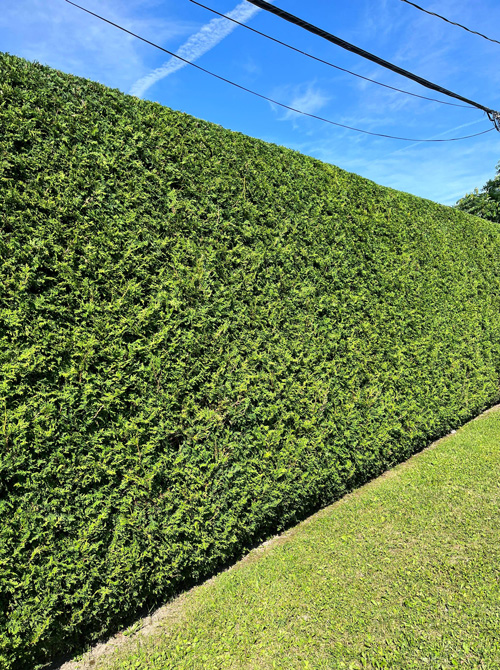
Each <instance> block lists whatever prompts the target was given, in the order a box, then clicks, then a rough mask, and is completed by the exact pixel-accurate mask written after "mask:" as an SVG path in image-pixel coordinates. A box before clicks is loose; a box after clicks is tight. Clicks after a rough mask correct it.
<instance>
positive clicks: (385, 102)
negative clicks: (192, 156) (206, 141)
mask: <svg viewBox="0 0 500 670" xmlns="http://www.w3.org/2000/svg"><path fill="white" fill-rule="evenodd" d="M201 1H202V2H203V4H206V5H208V6H210V7H213V8H214V9H216V10H218V11H219V12H222V13H224V14H226V13H229V12H231V15H232V16H234V17H235V18H236V17H238V18H239V19H240V20H243V21H245V22H246V23H247V24H248V25H250V26H252V27H254V28H256V29H257V30H261V31H263V32H266V33H268V34H270V35H273V36H274V37H276V38H278V39H281V40H283V41H285V42H288V43H290V44H293V45H294V46H296V47H298V48H300V49H303V50H305V51H309V52H310V53H312V54H314V55H316V56H318V57H319V58H323V59H325V60H328V61H330V62H332V63H334V64H335V65H338V66H340V67H343V68H347V69H349V70H353V71H354V72H357V73H359V74H362V75H364V76H367V77H373V78H375V79H378V80H379V81H382V82H384V83H386V84H390V85H392V86H397V87H400V88H404V89H406V90H409V91H412V92H415V93H419V94H422V95H428V96H430V97H442V96H439V95H437V94H436V95H434V94H433V93H432V92H431V91H428V90H427V89H424V88H422V87H420V86H418V85H417V84H415V83H413V82H411V81H408V80H406V79H403V78H402V77H400V76H398V75H396V74H393V73H391V72H388V71H387V70H384V69H383V68H381V67H378V66H376V65H374V64H373V63H370V62H368V61H366V60H363V59H362V58H360V57H358V56H356V55H354V54H351V53H348V52H346V51H343V50H342V49H340V48H339V47H336V46H334V45H332V44H330V43H328V42H326V41H324V40H322V39H320V38H319V37H316V36H314V35H311V34H309V33H307V32H305V31H304V30H302V29H300V28H298V27H296V26H293V25H291V24H289V23H286V22H284V21H283V20H281V19H279V18H277V17H275V16H272V15H270V14H268V13H267V12H264V11H261V10H257V9H256V8H255V7H254V6H253V5H251V4H249V3H247V2H245V0H243V1H241V0H201ZM79 4H82V5H85V6H86V7H88V8H89V9H91V10H93V11H95V12H97V13H99V14H102V15H104V16H106V17H107V18H109V19H110V20H112V21H115V22H117V23H120V24H122V25H124V26H125V27H127V28H128V29H130V30H132V31H134V32H137V33H139V34H141V35H143V36H144V37H146V38H148V39H150V40H152V41H154V42H157V43H158V44H161V45H162V46H163V47H165V48H166V49H169V50H171V51H174V52H177V53H181V54H183V55H184V56H185V57H187V58H188V59H191V58H193V59H196V62H197V63H198V64H199V65H201V66H202V67H205V68H207V69H210V70H213V71H214V72H216V73H218V74H220V75H222V76H224V77H226V78H228V79H232V80H233V81H235V82H238V83H239V84H241V85H243V86H246V87H248V88H251V89H254V90H255V91H258V92H259V93H262V94H263V95H266V96H268V97H271V98H274V99H276V100H279V101H281V102H283V103H284V104H287V105H290V106H295V107H298V108H300V109H302V110H304V111H308V112H311V113H314V114H319V115H320V116H324V117H326V118H329V119H332V120H334V121H337V122H339V123H344V124H347V125H351V126H357V127H360V128H364V129H366V130H370V131H373V132H380V133H387V134H390V135H402V136H405V137H415V138H434V137H441V138H447V137H457V136H461V135H468V134H472V133H475V132H480V131H481V130H486V129H488V128H489V127H491V124H490V122H489V121H488V120H487V118H486V117H485V115H484V114H483V113H482V112H480V111H479V110H470V109H461V108H454V107H449V106H446V105H441V104H438V103H433V102H427V101H425V100H419V99H417V98H413V97H410V96H406V95H403V94H400V93H396V92H394V91H390V90H388V89H384V88H382V87H380V86H376V85H374V84H371V83H368V82H363V81H362V80H360V79H357V78H354V77H351V76H350V75H347V74H344V73H342V72H339V71H338V70H334V69H333V68H330V67H327V66H326V65H322V64H321V63H317V62H314V61H312V60H310V59H308V58H305V57H304V56H301V55H299V54H296V53H293V52H291V51H290V50H288V49H285V48H284V47H281V46H279V45H277V44H274V43H272V42H270V41H269V40H266V39H264V38H262V37H260V36H258V35H255V34H253V33H251V32H250V31H248V30H246V29H245V28H241V27H236V28H234V24H229V22H227V21H226V20H225V19H217V17H215V16H214V15H213V14H211V13H209V12H208V11H206V10H204V9H201V8H200V7H197V6H196V5H194V4H192V3H191V2H189V0H161V1H160V0H128V2H127V3H123V2H119V1H118V0H79ZM274 4H276V5H278V6H280V7H282V8H283V9H285V10H287V11H289V12H291V13H294V14H297V15H298V16H300V17H302V18H304V19H306V20H308V21H309V22H311V23H314V24H316V25H320V26H322V27H324V28H325V29H326V30H329V31H330V32H332V33H334V34H335V35H337V36H339V37H341V38H343V39H345V40H347V41H350V42H352V43H354V44H356V45H357V46H360V47H362V48H364V49H366V50H367V51H371V52H372V53H375V54H377V55H379V56H381V57H382V58H385V59H386V60H389V61H391V62H393V63H396V64H398V65H399V66H401V67H403V68H405V69H407V70H410V71H412V72H414V73H416V74H418V75H420V76H422V77H425V78H427V79H429V80H431V81H434V82H436V83H438V84H440V85H442V86H444V87H446V88H449V89H451V90H453V91H455V92H457V93H460V94H462V95H464V96H465V97H468V98H471V99H473V100H476V101H478V102H480V103H482V104H484V105H486V106H488V107H491V108H493V109H500V68H498V61H499V58H500V45H498V44H493V43H491V42H487V41H486V40H484V39H482V38H480V37H477V36H474V35H470V34H468V33H466V32H465V31H463V30H461V29H459V28H456V27H454V26H450V25H448V24H446V23H444V22H443V21H440V20H439V19H436V18H434V17H431V16H428V15H426V14H424V13H422V12H419V11H417V10H416V9H414V8H413V7H410V6H408V5H407V4H406V3H404V2H401V0H350V1H349V2H347V1H346V0H344V1H343V2H340V0H311V1H310V2H308V3H304V2H300V1H299V0H275V2H274ZM418 4H421V5H423V6H424V7H426V8H427V9H429V10H432V11H435V12H438V13H441V14H444V15H445V16H447V17H448V18H450V19H452V20H455V21H457V22H460V23H464V24H465V25H467V26H468V27H470V28H471V29H474V30H477V31H479V32H483V33H485V34H487V35H489V36H490V37H493V38H495V39H498V40H499V41H500V3H498V0H475V1H474V2H470V0H421V1H420V2H418ZM214 20H215V21H214ZM226 24H227V25H229V26H230V28H227V27H226ZM0 50H1V51H7V52H9V53H12V54H16V55H18V56H22V57H24V58H27V59H29V60H36V61H39V62H41V63H44V64H47V65H50V66H52V67H56V68H59V69H60V70H63V71H64V72H70V73H73V74H76V75H80V76H83V77H87V78H90V79H94V80H97V81H100V82H102V83H104V84H106V85H107V86H111V87H114V88H119V89H120V90H122V91H124V92H126V93H130V92H132V93H134V94H135V95H139V96H141V97H144V98H147V99H150V100H154V101H157V102H159V103H161V104H163V105H166V106H168V107H171V108H173V109H177V110H181V111H184V112H188V113H189V114H192V115H194V116H196V117H199V118H203V119H207V120H209V121H213V122H215V123H218V124H220V125H222V126H224V127H226V128H230V129H231V130H236V131H240V132H243V133H245V134H247V135H251V136H253V137H259V138H261V139H264V140H266V141H269V142H273V143H275V144H280V145H284V146H287V147H290V148H292V149H296V150H298V151H301V152H303V153H306V154H309V155H311V156H315V157H316V158H319V159H321V160H323V161H327V162H330V163H333V164H335V165H338V166H339V167H341V168H344V169H346V170H349V171H351V172H355V173H357V174H360V175H362V176H364V177H368V178H369V179H372V180H373V181H376V182H378V183H380V184H384V185H386V186H391V187H393V188H396V189H400V190H403V191H407V192H410V193H414V194H416V195H419V196H423V197H425V198H429V199H431V200H435V201H437V202H442V203H444V204H448V205H452V204H453V203H455V202H456V200H457V199H458V198H459V197H461V196H462V195H464V194H465V193H467V192H470V191H472V190H473V189H474V188H475V187H481V186H482V185H483V184H484V183H485V181H486V180H487V179H488V178H491V177H492V176H493V174H494V172H495V165H496V163H497V162H498V161H499V160H500V135H499V134H498V133H496V132H492V133H489V134H487V135H484V136H482V137H477V138H474V139H470V140H464V141H462V142H449V143H443V144H425V143H420V144H419V143H407V142H399V141H396V140H388V139H382V138H374V137H369V136H366V135H361V134H358V133H355V132H352V131H347V130H343V129H340V128H336V127H333V126H330V125H327V124H324V123H322V122H320V121H316V120H314V119H309V118H306V117H301V116H298V115H296V114H294V113H292V112H287V111H286V110H284V109H283V108H279V107H277V106H275V105H272V104H270V103H268V102H265V101H263V100H259V99H258V98H256V97H253V96H251V95H249V94H247V93H245V92H243V91H239V90H237V89H235V88H233V87H231V86H229V85H227V84H224V83H222V82H219V81H216V80H215V79H213V78H211V77H208V76H207V75H205V74H203V73H201V72H199V71H197V70H195V68H192V67H190V66H186V67H182V68H179V67H177V66H174V65H173V63H172V62H170V59H169V57H168V56H167V55H166V54H164V53H162V52H160V51H159V50H157V49H154V48H153V47H150V46H148V45H146V44H144V43H142V42H139V41H138V40H135V39H134V38H132V37H130V36H128V35H126V34H124V33H122V32H120V31H118V30H116V29H115V28H113V27H111V26H109V25H106V24H104V23H102V22H100V21H98V20H97V19H95V18H93V17H91V16H89V15H87V14H84V13H83V12H81V11H80V10H78V9H75V8H74V7H72V6H70V5H68V4H67V3H66V2H64V0H16V2H12V3H11V2H9V3H7V2H5V3H4V6H3V7H2V12H1V14H0ZM442 99H444V100H448V101H450V102H452V100H449V99H447V98H444V97H442Z"/></svg>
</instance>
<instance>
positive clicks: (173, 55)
mask: <svg viewBox="0 0 500 670" xmlns="http://www.w3.org/2000/svg"><path fill="white" fill-rule="evenodd" d="M64 1H65V2H67V3H68V4H70V5H73V6H74V7H77V8H78V9H81V10H82V11H83V12H86V13H87V14H90V15H92V16H95V17H96V18H97V19H100V20H101V21H104V22H105V23H108V24H109V25H111V26H114V27H115V28H118V29H119V30H122V31H123V32H125V33H127V34H128V35H132V37H135V38H137V39H138V40H141V41H142V42H145V43H146V44H150V45H151V46H153V47H155V48H156V49H159V50H160V51H163V52H164V53H166V54H168V55H169V56H172V57H174V58H177V59H178V60H180V61H182V62H184V63H186V64H187V65H192V66H193V67H195V68H196V69H197V70H200V71H201V72H205V73H206V74H209V75H210V76H211V77H215V78H216V79H219V80H220V81H223V82H225V83H226V84H230V85H231V86H235V87H236V88H239V89H240V90H242V91H246V92H247V93H251V94H252V95H255V96H257V97H258V98H261V99H262V100H267V101H268V102H270V103H272V104H273V105H278V106H279V107H283V108H284V109H287V110H289V111H291V112H295V113H297V114H302V115H303V116H308V117H310V118H312V119H317V120H318V121H324V122H325V123H329V124H330V125H332V126H338V127H339V128H345V129H346V130H354V131H356V132H358V133H363V134H365V135H373V136H374V137H384V138H387V139H391V140H401V141H404V142H457V141H459V140H467V139H470V138H472V137H479V135H485V134H486V133H489V132H491V131H492V130H493V128H489V129H488V130H483V131H482V132H480V133H474V134H473V135H465V136H463V137H450V138H448V139H423V140H421V139H415V138H410V137H396V136H394V135H386V134H383V133H374V132H372V131H370V130H363V129H361V128H354V127H353V126H347V125H345V124H343V123H337V122H336V121H331V120H330V119H325V118H323V117H321V116H317V115H316V114H310V113H309V112H304V111H301V110H300V109H295V108H294V107H291V106H290V105H285V104H284V103H282V102H278V101H277V100H273V99H272V98H268V97H267V96H266V95H262V93H257V92H256V91H252V90H251V89H249V88H246V87H245V86H242V85H241V84H237V83H236V82H234V81H231V80H230V79H226V78H225V77H222V76H221V75H219V74H216V73H215V72H211V71H210V70H207V69H206V68H204V67H201V65H197V64H196V63H192V62H191V61H189V60H187V59H186V58H183V57H182V56H179V55H178V54H176V53H174V52H173V51H169V50H168V49H165V48H164V47H162V46H160V45H158V44H155V43H154V42H151V41H150V40H148V39H146V38H145V37H141V36H140V35H137V34H136V33H133V32H132V31H131V30H127V28H124V27H123V26H120V25H119V24H118V23H114V22H113V21H110V20H109V19H106V18H104V17H103V16H100V15H99V14H96V13H95V12H92V11H90V9H86V8H85V7H82V6H81V5H77V4H76V2H72V0H64Z"/></svg>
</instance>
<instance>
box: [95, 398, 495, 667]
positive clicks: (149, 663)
mask: <svg viewBox="0 0 500 670" xmlns="http://www.w3.org/2000/svg"><path fill="white" fill-rule="evenodd" d="M499 577H500V411H499V410H498V409H494V410H492V411H490V412H488V413H486V414H484V415H483V416H482V417H480V418H479V419H477V420H475V421H472V422H471V423H469V424H468V425H466V426H464V427H463V428H462V429H461V430H459V431H458V432H457V433H456V434H454V435H451V436H448V437H447V438H444V439H443V440H441V441H440V442H438V443H437V444H435V445H433V446H432V447H431V448H429V449H427V450H425V451H424V452H422V453H420V454H418V455H417V456H415V457H414V458H412V459H411V460H409V461H408V462H406V463H404V464H403V465H400V466H398V467H396V468H394V470H392V471H390V472H388V473H386V474H385V475H383V476H382V477H379V478H378V479H376V480H374V481H372V482H371V483H370V484H368V485H366V486H364V487H363V488H361V489H359V490H357V491H355V492H354V493H352V494H350V495H348V496H346V497H345V498H343V499H342V500H340V501H339V502H337V503H336V504H334V505H332V506H331V507H328V508H326V509H324V510H322V511H321V512H319V513H318V514H316V515H315V516H313V517H311V518H310V519H308V520H307V521H306V522H304V523H302V524H300V525H299V526H297V527H296V528H294V529H293V530H292V531H289V532H288V533H287V534H285V535H284V536H282V537H281V538H277V539H275V540H273V541H271V542H269V543H267V544H266V545H264V546H263V547H260V548H259V549H257V550H254V551H253V552H252V553H251V554H250V555H249V556H248V557H247V558H246V559H244V560H243V561H241V562H240V563H239V564H237V565H236V566H234V567H233V568H232V569H230V570H228V571H226V572H224V573H222V574H220V575H218V576H217V577H216V578H214V579H212V580H211V581H209V582H207V583H206V584H204V585H202V586H200V587H198V588H195V589H193V590H192V591H191V592H189V593H187V594H185V595H184V596H183V597H182V598H181V599H180V601H179V602H178V603H177V604H175V603H174V604H173V605H170V606H169V607H170V608H171V610H170V615H169V616H167V617H166V618H165V619H164V621H163V623H162V625H161V627H159V628H157V629H156V630H155V631H154V633H153V634H151V635H149V636H148V637H144V636H143V637H141V636H140V635H139V636H138V637H137V638H136V639H135V640H130V641H129V642H128V643H127V645H126V646H123V647H122V648H121V649H120V650H119V651H118V652H117V653H115V655H114V656H111V657H109V656H108V657H107V658H105V657H103V658H101V660H97V662H96V664H95V665H94V667H99V668H106V669H113V670H115V669H118V668H120V669H128V668H134V669H137V668H144V669H146V668H147V669H148V670H167V669H172V670H173V669H174V668H175V670H184V669H185V670H187V669H197V670H198V669H200V670H201V669H203V670H212V669H213V670H215V669H226V668H227V669H230V668H231V669H233V668H234V669H238V670H243V669H246V668H252V669H259V668H266V669H267V668H283V669H284V670H285V669H286V670H290V669H292V668H297V669H298V668H300V669H304V670H305V669H306V668H311V669H312V668H314V669H316V668H317V669H323V668H325V669H326V668H328V669H334V668H404V669H405V670H408V669H409V668H487V669H488V670H491V669H493V668H500V588H499ZM167 610H168V608H167Z"/></svg>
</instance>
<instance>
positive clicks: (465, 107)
mask: <svg viewBox="0 0 500 670" xmlns="http://www.w3.org/2000/svg"><path fill="white" fill-rule="evenodd" d="M189 1H190V2H192V3H193V4H194V5H198V7H203V9H207V10H208V11H209V12H212V14H217V16H222V18H224V19H227V20H228V21H232V22H233V23H236V24H237V25H239V26H242V27H243V28H246V29H247V30H251V31H252V32H253V33H256V34H257V35H261V36H262V37H266V38H267V39H268V40H272V41H273V42H276V44H281V46H284V47H287V49H292V51H296V52H297V53H299V54H302V55H303V56H307V57H308V58H312V59H313V60H315V61H318V62H319V63H323V64H324V65H328V66H330V67H333V68H335V69H336V70H340V71H341V72H346V73H347V74H351V75H353V77H358V78H359V79H364V80H365V81H369V82H371V83H372V84H377V85H378V86H383V87H384V88H390V89H391V90H392V91H397V92H398V93H406V95H412V96H413V97H414V98H421V99H422V100H430V101H431V102H439V103H441V104H442V105H450V106H451V107H462V108H463V109H476V107H472V106H471V105H459V104H457V103H456V102H447V101H446V100H438V99H437V98H429V97H427V96H425V95H418V93H412V92H411V91H405V90H403V89H401V88H396V86H389V84H383V83H382V82H381V81H377V80H376V79H370V77H364V76H363V75H362V74H358V73H357V72H351V70H346V69H345V68H343V67H340V66H339V65H334V64H333V63H330V62H329V61H327V60H323V58H318V57H317V56H313V55H312V54H310V53H308V52H307V51H302V49H297V47H294V46H292V45H291V44H287V43H286V42H282V41H281V40H278V39H277V38H276V37H271V35H267V34H266V33H263V32H261V31H260V30H256V29H255V28H252V27H251V26H248V25H247V24H246V23H242V22H241V21H237V20H236V19H233V18H232V17H231V16H227V15H226V14H222V12H218V11H217V10H215V9H212V8H211V7H207V6H206V5H203V4H202V3H201V2H197V0H189Z"/></svg>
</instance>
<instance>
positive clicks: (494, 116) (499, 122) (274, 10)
mask: <svg viewBox="0 0 500 670" xmlns="http://www.w3.org/2000/svg"><path fill="white" fill-rule="evenodd" d="M247 1H248V2H250V3H251V4H252V5H255V6H256V7H260V9H264V10H266V11H267V12H271V14H275V15H276V16H279V17H280V18H281V19H284V20H285V21H288V22H289V23H293V24H295V25H296V26H299V27H300V28H304V30H308V31H309V32H310V33H313V34H314V35H318V36H319V37H322V38H323V39H325V40H328V42H332V44H336V45H337V46H339V47H341V48H342V49H346V50H347V51H351V52H352V53H355V54H357V55H358V56H361V57H362V58H366V59H367V60H370V61H372V62H373V63H376V64H377V65H381V66H382V67H385V68H387V69H388V70H391V71H392V72H396V73H397V74H400V75H402V76H403V77H406V78H407V79H412V80H413V81H416V82H417V83H418V84H421V85H422V86H425V87H426V88H430V89H432V90H433V91H437V92H438V93H442V94H443V95H447V96H449V97H451V98H455V99H456V100H461V101H462V102H466V103H467V104H468V105H472V106H473V107H477V109H481V110H482V111H483V112H486V114H487V115H488V118H489V120H490V121H491V122H492V123H493V124H494V126H495V128H496V129H497V130H498V131H499V132H500V112H497V111H495V110H494V109H491V108H490V107H485V106H484V105H481V104H480V103H479V102H474V101H473V100H469V99H468V98H464V97H463V96H462V95H459V94H458V93H453V91H449V90H448V89H446V88H443V87H442V86H439V85H438V84H434V83H432V82H431V81H428V80H427V79H424V78H423V77H419V76H418V75H416V74H413V72H409V71H408V70H404V69H403V68H401V67H399V66H398V65H394V64H393V63H389V61H386V60H384V59H383V58H379V57H378V56H375V55H374V54H372V53H370V52H369V51H365V50H364V49H361V48H360V47H357V46H355V45H354V44H350V42H346V41H345V40H343V39H341V38H340V37H336V36H335V35H332V34H331V33H329V32H327V31H326V30H323V29H322V28H318V26H314V25H312V23H308V22H307V21H304V20H303V19H300V18H299V17H298V16H295V15H294V14H290V13H289V12H286V11H285V10H284V9H280V8H279V7H275V6H274V5H271V4H270V3H269V2H266V0H247Z"/></svg>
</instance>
